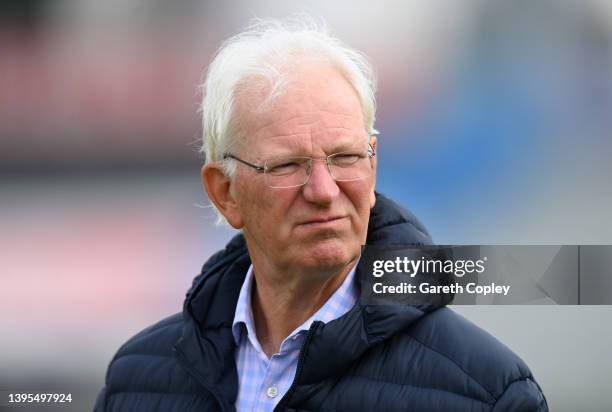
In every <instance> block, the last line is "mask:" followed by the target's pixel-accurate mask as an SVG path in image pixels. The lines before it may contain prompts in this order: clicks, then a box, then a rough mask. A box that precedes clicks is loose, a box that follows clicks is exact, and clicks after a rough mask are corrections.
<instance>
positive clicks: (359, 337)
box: [96, 20, 547, 412]
mask: <svg viewBox="0 0 612 412" xmlns="http://www.w3.org/2000/svg"><path fill="white" fill-rule="evenodd" d="M203 88H204V100H203V104H202V113H203V128H204V152H205V155H206V164H205V165H204V167H203V169H202V180H203V183H204V186H205V188H206V191H207V193H208V195H209V198H210V200H211V201H212V203H213V204H214V206H215V208H216V210H217V212H218V214H219V217H220V220H221V221H226V222H227V223H229V224H230V225H231V226H232V227H234V228H236V229H239V230H241V232H242V233H241V234H240V235H237V236H236V237H235V238H234V239H232V241H231V242H230V243H229V244H228V245H227V247H226V248H225V249H224V250H222V251H220V252H218V253H217V254H216V255H214V256H213V257H212V258H210V259H209V260H208V262H206V264H205V265H204V267H203V269H202V273H201V274H200V276H198V277H197V278H196V279H195V281H194V282H193V285H192V287H191V289H190V290H189V292H188V294H187V299H186V301H185V304H184V310H183V313H182V314H178V315H175V316H172V317H170V318H167V319H165V320H162V321H161V322H159V323H158V324H156V325H154V326H151V327H150V328H148V329H145V330H144V331H143V332H141V333H139V334H138V335H136V336H135V337H133V338H132V339H130V340H129V341H128V342H127V343H126V344H125V345H124V346H123V347H122V348H121V349H120V350H119V352H118V353H117V355H116V356H115V358H114V359H113V361H112V362H111V365H110V367H109V370H108V374H107V379H106V387H105V389H104V390H103V391H102V393H101V394H100V396H99V398H98V402H97V405H96V410H97V411H130V412H133V411H183V412H184V411H233V410H238V411H272V410H277V411H285V410H286V411H290V410H291V411H371V410H375V409H379V410H383V411H429V412H431V411H468V410H469V411H545V410H547V406H546V401H545V399H544V396H543V395H542V393H541V391H540V389H539V387H538V385H537V384H536V383H535V380H534V379H533V377H532V375H531V373H530V372H529V369H528V368H527V366H526V365H525V364H524V363H523V362H522V361H521V360H520V359H519V358H518V357H517V356H516V355H514V354H513V353H512V352H511V351H510V350H509V349H507V348H506V347H504V346H503V345H502V344H500V343H499V342H498V341H496V340H495V339H494V338H493V337H491V336H489V335H488V334H487V333H485V332H484V331H482V330H480V329H478V328H477V327H476V326H474V325H472V324H470V323H469V322H468V321H466V320H465V319H463V318H461V317H460V316H458V315H456V314H455V313H454V312H452V311H451V310H449V309H446V308H443V307H416V306H409V305H367V304H365V303H364V302H362V301H361V300H360V289H359V288H360V282H359V276H358V275H357V272H358V271H359V265H358V261H359V257H360V250H361V245H364V244H372V245H385V244H411V245H420V244H421V245H422V244H427V243H430V238H429V235H428V234H427V232H426V230H425V229H424V228H423V226H422V225H421V224H420V223H419V222H418V221H417V220H416V219H415V218H414V216H412V215H411V214H410V213H408V212H407V211H405V210H402V209H401V208H400V207H399V206H398V205H396V204H395V203H393V202H392V201H391V200H389V199H387V198H385V197H383V196H382V195H378V194H376V193H375V191H374V187H375V181H376V164H377V157H376V148H377V145H378V143H377V139H376V131H375V129H374V118H375V100H374V91H375V80H374V76H373V72H372V70H371V68H370V65H369V64H368V62H367V60H366V59H365V58H364V57H363V56H362V55H361V54H359V53H358V52H356V51H354V50H352V49H350V48H348V47H347V46H345V45H343V44H342V43H341V42H340V41H338V40H337V39H335V38H332V37H330V36H329V35H328V34H326V33H325V32H324V31H323V30H320V29H318V28H316V27H315V26H314V25H313V24H312V22H309V21H306V22H304V21H299V20H298V21H296V20H291V21H288V22H278V21H258V22H256V23H255V24H254V25H252V26H251V27H250V28H249V29H247V31H245V32H243V33H241V34H239V35H237V36H235V37H233V38H231V39H230V40H229V41H227V42H226V43H225V44H224V45H223V47H222V48H221V49H220V50H219V52H218V54H217V55H216V57H215V59H214V61H213V62H212V64H211V65H210V67H209V70H208V74H207V78H206V81H205V83H204V87H203Z"/></svg>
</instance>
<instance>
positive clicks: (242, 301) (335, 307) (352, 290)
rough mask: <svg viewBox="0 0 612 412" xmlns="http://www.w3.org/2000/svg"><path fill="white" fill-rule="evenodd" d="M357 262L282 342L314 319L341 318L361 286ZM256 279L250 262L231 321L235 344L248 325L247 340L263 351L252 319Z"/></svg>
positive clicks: (305, 327) (326, 321)
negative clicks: (329, 293)
mask: <svg viewBox="0 0 612 412" xmlns="http://www.w3.org/2000/svg"><path fill="white" fill-rule="evenodd" d="M357 263H359V262H356V263H355V265H354V266H353V268H352V269H351V271H350V272H349V274H348V275H347V276H346V278H345V279H344V281H343V282H342V284H341V285H340V287H339V288H338V289H336V291H335V292H334V293H333V294H332V295H331V296H330V297H329V298H328V299H327V301H326V302H325V303H324V304H323V306H321V307H320V308H319V310H317V311H316V312H315V313H314V314H313V315H312V316H311V317H310V318H308V319H307V320H306V321H305V322H304V323H302V324H301V325H300V326H298V327H297V328H296V329H295V330H294V331H293V332H291V334H289V336H287V337H286V338H285V340H284V341H283V342H285V341H288V340H290V339H292V338H295V337H297V335H298V334H299V333H300V332H303V331H307V330H308V329H309V328H310V325H311V324H312V323H313V322H314V321H315V320H320V321H322V322H325V323H328V322H330V321H332V320H334V319H338V318H339V317H341V316H342V315H344V314H345V313H346V312H348V311H349V310H350V309H351V308H352V307H353V306H354V305H355V303H356V302H357V300H358V298H359V289H358V288H357V284H356V282H355V270H356V268H357ZM253 280H254V276H253V265H250V266H249V269H248V271H247V274H246V277H245V279H244V283H243V284H242V287H241V288H240V294H239V296H238V303H237V304H236V313H235V315H234V321H233V323H232V333H233V335H234V341H235V342H236V345H240V342H241V340H242V339H243V329H244V328H243V327H242V326H241V325H245V327H246V334H247V336H248V339H249V340H250V341H251V343H252V344H253V346H254V347H255V348H256V349H257V350H258V351H260V350H261V346H260V345H259V342H258V341H257V335H256V334H255V322H254V321H253V310H252V303H251V290H252V287H253Z"/></svg>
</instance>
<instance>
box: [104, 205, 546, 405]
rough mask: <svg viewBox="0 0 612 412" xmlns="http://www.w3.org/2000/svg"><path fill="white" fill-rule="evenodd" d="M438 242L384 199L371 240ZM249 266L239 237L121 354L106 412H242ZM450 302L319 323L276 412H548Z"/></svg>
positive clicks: (505, 352) (520, 369)
mask: <svg viewBox="0 0 612 412" xmlns="http://www.w3.org/2000/svg"><path fill="white" fill-rule="evenodd" d="M430 242H431V240H430V237H429V235H428V233H427V231H426V230H425V228H424V227H423V226H422V225H421V224H420V223H419V222H418V221H417V219H416V218H415V217H414V216H413V215H412V214H410V213H409V212H407V211H405V210H402V209H401V208H400V207H399V206H398V205H397V204H395V203H394V202H393V201H391V200H389V199H387V198H385V197H384V196H382V195H377V202H376V206H375V208H374V209H373V210H372V213H371V217H370V223H369V229H368V238H367V243H368V244H375V245H384V244H404V245H405V244H417V245H418V244H428V243H430ZM249 264H250V260H249V256H248V253H247V250H246V246H245V243H244V239H243V237H242V236H241V235H237V236H236V237H234V239H232V240H231V241H230V243H229V244H228V245H227V247H226V248H225V249H224V250H222V251H220V252H218V253H217V254H215V255H214V256H213V257H212V258H210V259H209V260H208V262H207V263H206V264H205V265H204V267H203V269H202V272H201V274H200V275H199V276H198V277H196V279H195V280H194V282H193V285H192V287H191V289H190V290H189V292H188V293H187V298H186V300H185V303H184V309H183V313H182V314H176V315H174V316H171V317H169V318H167V319H164V320H162V321H161V322H159V323H157V324H155V325H153V326H151V327H149V328H147V329H145V330H144V331H142V332H140V333H139V334H137V335H136V336H134V337H133V338H131V339H130V340H129V341H128V342H127V343H125V344H124V345H123V346H122V347H121V348H120V349H119V351H118V353H117V354H116V355H115V357H114V358H113V360H112V361H111V363H110V366H109V368H108V372H107V375H106V384H105V388H104V389H103V390H102V392H101V393H100V395H99V396H98V400H97V402H96V406H95V411H96V412H103V411H108V412H119V411H125V412H137V411H147V412H154V411H176V412H179V411H180V412H188V411H234V410H235V406H234V401H235V399H236V396H237V393H238V377H237V372H236V366H235V362H234V351H235V343H234V339H233V335H232V330H231V327H232V321H233V318H234V311H235V307H236V302H237V300H238V294H239V291H240V287H241V286H242V282H243V280H244V277H245V274H246V272H247V269H248V267H249ZM358 270H360V269H359V267H358ZM357 278H359V276H357ZM445 303H448V302H444V301H442V302H440V304H439V305H435V306H427V307H425V306H423V307H416V306H408V305H386V306H385V305H366V304H364V303H363V302H361V301H359V302H357V304H356V305H355V306H354V307H353V309H352V310H350V311H349V312H348V313H346V314H345V315H344V316H342V317H341V318H339V319H336V320H334V321H332V322H329V323H327V324H325V323H323V322H319V321H316V322H315V323H314V324H313V325H312V327H311V328H310V330H309V331H308V334H307V337H306V339H305V341H304V344H303V347H302V349H301V351H300V355H299V360H298V366H297V372H296V376H295V379H294V381H293V384H292V386H291V388H290V389H289V391H288V392H287V394H286V395H285V396H284V397H283V398H282V399H281V400H280V402H279V404H278V406H277V408H276V410H277V411H330V412H331V411H336V412H340V411H347V412H354V411H374V410H379V411H412V412H419V411H427V412H434V411H474V412H475V411H482V412H484V411H492V412H501V411H525V412H527V411H534V412H535V411H548V407H547V404H546V400H545V398H544V395H543V394H542V391H541V390H540V388H539V386H538V384H537V383H536V381H535V380H534V378H533V376H532V374H531V372H530V371H529V368H528V367H527V365H525V363H524V362H523V361H522V360H521V359H520V358H518V357H517V356H516V355H515V354H514V353H513V352H512V351H510V350H509V349H508V348H507V347H506V346H504V345H503V344H501V343H500V342H499V341H497V340H496V339H495V338H494V337H492V336H491V335H489V334H488V333H486V332H485V331H483V330H481V329H479V328H478V327H477V326H475V325H473V324H472V323H470V322H469V321H467V320H466V319H464V318H462V317H461V316H459V315H458V314H456V313H455V312H453V311H452V310H451V309H449V308H446V307H445V306H444V305H445Z"/></svg>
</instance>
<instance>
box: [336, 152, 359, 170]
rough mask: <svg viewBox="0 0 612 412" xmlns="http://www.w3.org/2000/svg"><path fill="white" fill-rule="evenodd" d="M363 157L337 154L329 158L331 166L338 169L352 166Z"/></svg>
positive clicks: (353, 154) (352, 154)
mask: <svg viewBox="0 0 612 412" xmlns="http://www.w3.org/2000/svg"><path fill="white" fill-rule="evenodd" d="M362 157H363V156H362V155H360V154H357V153H339V154H337V155H335V156H334V157H332V158H331V160H332V164H334V165H335V166H340V167H348V166H352V165H354V164H355V163H357V162H358V161H359V159H361V158H362Z"/></svg>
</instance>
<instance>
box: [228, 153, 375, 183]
mask: <svg viewBox="0 0 612 412" xmlns="http://www.w3.org/2000/svg"><path fill="white" fill-rule="evenodd" d="M374 156H376V154H375V153H374V149H373V148H372V146H371V145H368V149H367V150H364V151H359V150H357V151H346V152H340V153H334V154H331V155H329V156H326V157H322V158H318V157H306V156H287V157H278V158H274V159H269V160H266V161H265V162H264V164H263V165H262V166H258V165H254V164H253V163H249V162H247V161H246V160H243V159H240V158H239V157H237V156H234V155H233V154H231V153H225V154H224V155H223V159H224V160H225V159H234V160H237V161H239V162H240V163H242V164H244V165H246V166H249V167H251V168H253V169H254V170H255V171H256V172H257V173H263V175H264V179H265V182H266V184H267V185H268V186H269V187H271V188H274V189H283V188H290V187H299V186H303V185H305V184H306V183H308V180H309V179H310V175H311V173H312V161H313V160H323V161H325V163H327V169H328V170H329V173H330V174H331V176H332V178H333V179H334V180H335V181H337V182H350V181H353V180H361V179H365V178H367V177H369V176H370V175H371V174H372V158H373V157H374Z"/></svg>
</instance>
